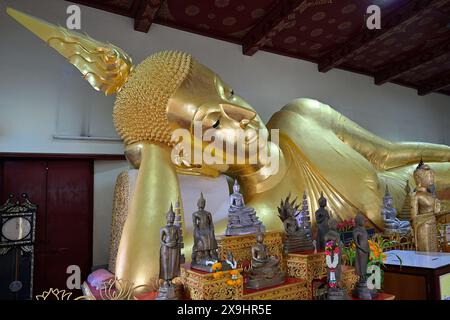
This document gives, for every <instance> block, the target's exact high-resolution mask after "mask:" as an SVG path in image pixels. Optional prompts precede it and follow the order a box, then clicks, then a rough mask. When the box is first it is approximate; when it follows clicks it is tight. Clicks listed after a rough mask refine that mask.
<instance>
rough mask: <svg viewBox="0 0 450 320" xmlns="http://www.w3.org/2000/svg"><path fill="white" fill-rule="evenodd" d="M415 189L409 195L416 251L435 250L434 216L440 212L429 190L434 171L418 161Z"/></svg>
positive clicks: (415, 172)
mask: <svg viewBox="0 0 450 320" xmlns="http://www.w3.org/2000/svg"><path fill="white" fill-rule="evenodd" d="M414 180H415V182H416V191H415V192H414V193H413V195H412V197H411V218H412V222H413V228H414V238H415V240H416V249H417V251H428V252H437V251H438V242H437V225H436V216H437V215H438V214H439V212H440V201H439V200H438V199H437V198H436V197H435V196H434V195H433V193H432V192H431V190H432V188H434V172H433V170H431V168H430V167H429V166H428V165H426V164H424V163H423V161H420V163H419V165H418V166H417V168H416V170H414Z"/></svg>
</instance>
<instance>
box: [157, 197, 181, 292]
mask: <svg viewBox="0 0 450 320" xmlns="http://www.w3.org/2000/svg"><path fill="white" fill-rule="evenodd" d="M175 218H176V214H175V212H174V211H173V208H172V204H170V209H169V211H168V212H167V225H166V226H165V227H163V228H161V231H160V242H161V249H160V255H159V260H160V262H159V278H160V279H162V280H163V281H164V282H163V284H162V285H161V286H160V288H159V290H158V295H157V297H156V300H176V299H178V298H179V297H178V296H177V291H179V290H177V289H179V288H177V286H176V285H174V284H173V283H172V280H173V279H174V278H176V277H178V276H179V275H180V264H181V263H182V260H183V259H182V255H181V248H183V236H182V232H181V228H180V226H179V225H177V224H175Z"/></svg>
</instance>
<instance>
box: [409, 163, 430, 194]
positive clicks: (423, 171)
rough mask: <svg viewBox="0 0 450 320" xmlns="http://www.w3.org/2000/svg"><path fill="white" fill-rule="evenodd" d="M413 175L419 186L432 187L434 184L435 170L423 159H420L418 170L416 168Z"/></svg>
mask: <svg viewBox="0 0 450 320" xmlns="http://www.w3.org/2000/svg"><path fill="white" fill-rule="evenodd" d="M413 176H414V181H415V182H416V186H417V188H421V187H422V188H427V189H430V188H432V187H433V185H434V172H433V170H431V168H430V166H428V165H427V164H424V163H423V161H420V163H419V165H418V166H417V168H416V170H414V174H413Z"/></svg>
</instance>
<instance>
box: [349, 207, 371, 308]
mask: <svg viewBox="0 0 450 320" xmlns="http://www.w3.org/2000/svg"><path fill="white" fill-rule="evenodd" d="M364 223H365V218H364V216H363V215H362V213H358V214H357V215H356V217H355V224H356V227H355V228H354V229H353V240H354V243H355V246H356V256H355V271H356V274H357V275H358V282H357V283H356V284H355V288H354V289H353V295H354V296H355V297H357V298H360V299H366V300H372V295H371V294H370V291H369V288H368V287H367V264H368V262H369V255H370V247H369V235H368V233H367V230H366V228H365V227H364Z"/></svg>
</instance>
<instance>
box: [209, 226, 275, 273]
mask: <svg viewBox="0 0 450 320" xmlns="http://www.w3.org/2000/svg"><path fill="white" fill-rule="evenodd" d="M255 243H256V235H255V234H248V235H243V236H231V237H227V236H222V235H221V236H217V244H218V246H219V257H220V258H221V259H223V260H225V259H226V258H227V252H231V253H232V254H233V256H234V259H236V261H237V263H238V267H239V268H242V267H245V266H247V265H249V264H250V261H251V260H252V246H253V245H254V244H255ZM264 244H265V245H266V246H267V249H268V251H269V254H270V255H271V256H275V257H277V258H279V259H280V260H283V235H282V233H281V232H274V231H268V232H266V233H265V235H264ZM283 265H284V264H283ZM282 269H283V267H282Z"/></svg>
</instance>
